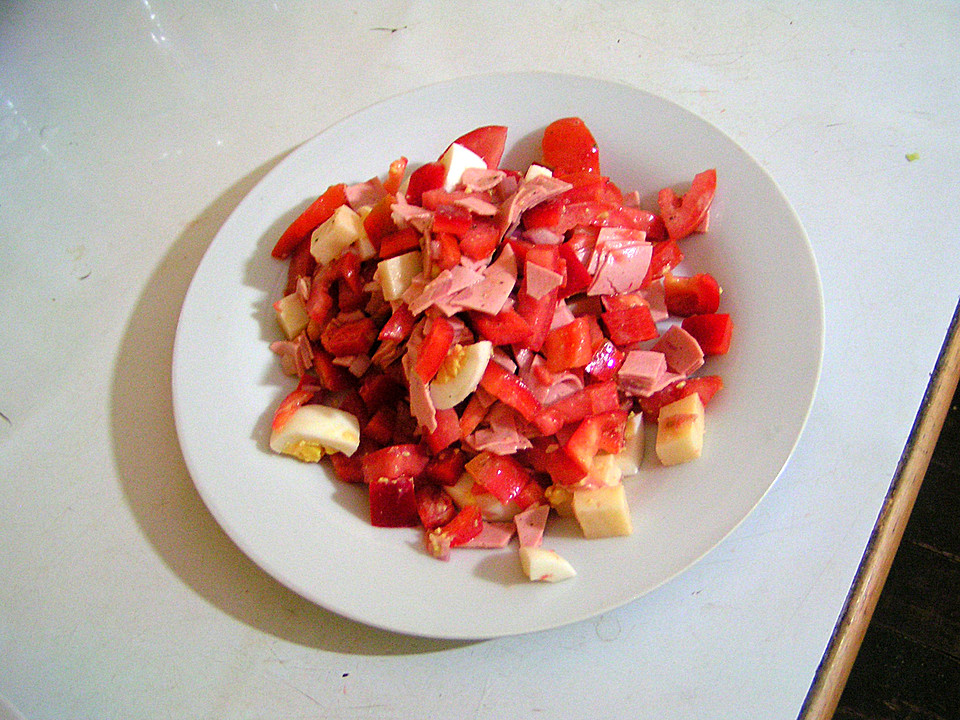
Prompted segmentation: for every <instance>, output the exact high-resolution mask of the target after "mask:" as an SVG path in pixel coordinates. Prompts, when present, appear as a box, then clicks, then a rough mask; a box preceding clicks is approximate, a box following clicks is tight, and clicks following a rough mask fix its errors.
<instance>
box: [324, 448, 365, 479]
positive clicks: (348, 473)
mask: <svg viewBox="0 0 960 720" xmlns="http://www.w3.org/2000/svg"><path fill="white" fill-rule="evenodd" d="M329 457H330V464H331V465H333V474H334V475H336V476H337V480H340V481H341V482H345V483H362V482H363V469H362V468H361V466H360V461H361V458H360V455H359V453H354V454H353V455H350V456H349V457H348V456H346V455H344V454H343V453H334V454H333V455H330V456H329Z"/></svg>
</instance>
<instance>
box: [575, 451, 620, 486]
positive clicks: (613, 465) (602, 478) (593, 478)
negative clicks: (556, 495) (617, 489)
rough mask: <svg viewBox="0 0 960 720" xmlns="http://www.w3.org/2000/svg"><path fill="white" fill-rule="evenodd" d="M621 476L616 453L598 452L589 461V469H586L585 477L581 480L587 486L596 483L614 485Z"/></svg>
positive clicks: (618, 481) (595, 484) (618, 482)
mask: <svg viewBox="0 0 960 720" xmlns="http://www.w3.org/2000/svg"><path fill="white" fill-rule="evenodd" d="M622 477H623V471H621V470H620V463H619V462H617V456H616V455H610V454H608V453H598V454H597V455H596V456H595V457H594V458H593V461H592V462H591V463H590V470H588V471H587V477H586V478H584V479H583V480H581V482H582V483H583V484H585V485H587V486H588V487H596V486H598V485H607V486H610V487H612V486H614V485H619V484H620V479H621V478H622Z"/></svg>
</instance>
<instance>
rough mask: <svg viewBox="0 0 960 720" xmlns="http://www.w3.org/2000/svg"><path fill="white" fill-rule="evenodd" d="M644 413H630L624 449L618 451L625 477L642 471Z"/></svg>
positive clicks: (625, 429) (619, 462)
mask: <svg viewBox="0 0 960 720" xmlns="http://www.w3.org/2000/svg"><path fill="white" fill-rule="evenodd" d="M645 439H646V438H645V437H644V432H643V413H633V412H632V413H630V414H629V415H628V416H627V425H626V427H625V428H624V430H623V449H622V450H621V451H620V452H619V453H617V463H618V464H619V465H620V471H621V472H622V473H623V476H624V477H629V476H631V475H636V474H637V473H638V472H640V465H641V463H642V462H643V451H644V447H643V446H644V444H645V443H644V441H645Z"/></svg>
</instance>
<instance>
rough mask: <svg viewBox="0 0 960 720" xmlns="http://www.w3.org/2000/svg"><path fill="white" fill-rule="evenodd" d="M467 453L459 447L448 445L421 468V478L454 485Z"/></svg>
mask: <svg viewBox="0 0 960 720" xmlns="http://www.w3.org/2000/svg"><path fill="white" fill-rule="evenodd" d="M466 464H467V455H466V453H465V452H463V450H460V449H459V448H451V447H448V448H446V449H444V450H441V451H440V452H438V453H436V454H435V455H434V456H433V457H431V458H430V460H429V461H428V462H427V464H426V467H424V468H423V473H422V474H421V479H422V480H423V481H429V482H435V483H439V484H440V485H455V484H456V483H457V481H458V480H459V479H460V476H461V475H463V472H464V471H463V468H464V466H465V465H466Z"/></svg>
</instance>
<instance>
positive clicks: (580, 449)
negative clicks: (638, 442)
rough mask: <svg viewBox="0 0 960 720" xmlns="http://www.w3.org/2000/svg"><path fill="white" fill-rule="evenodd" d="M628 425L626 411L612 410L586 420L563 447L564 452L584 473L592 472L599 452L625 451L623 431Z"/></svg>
mask: <svg viewBox="0 0 960 720" xmlns="http://www.w3.org/2000/svg"><path fill="white" fill-rule="evenodd" d="M626 423H627V413H626V412H625V411H624V410H619V409H617V410H610V411H609V412H605V413H601V414H599V415H591V416H590V417H587V418H584V419H583V421H581V423H580V425H578V426H577V429H576V430H575V431H574V432H573V435H571V436H570V439H569V440H567V442H566V444H565V445H564V446H563V449H564V451H565V452H566V453H567V454H568V455H569V456H570V457H571V458H572V459H573V460H574V461H575V462H576V463H577V465H578V466H579V467H580V468H581V469H582V470H583V471H584V472H588V471H589V470H590V465H591V464H592V463H593V458H594V457H595V456H596V454H597V453H598V452H600V451H601V450H603V451H604V452H609V453H617V452H620V450H622V449H623V430H624V427H625V426H626Z"/></svg>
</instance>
